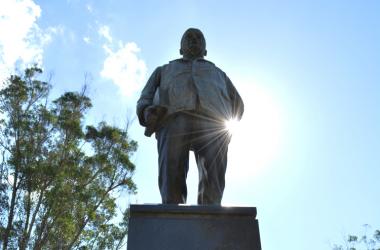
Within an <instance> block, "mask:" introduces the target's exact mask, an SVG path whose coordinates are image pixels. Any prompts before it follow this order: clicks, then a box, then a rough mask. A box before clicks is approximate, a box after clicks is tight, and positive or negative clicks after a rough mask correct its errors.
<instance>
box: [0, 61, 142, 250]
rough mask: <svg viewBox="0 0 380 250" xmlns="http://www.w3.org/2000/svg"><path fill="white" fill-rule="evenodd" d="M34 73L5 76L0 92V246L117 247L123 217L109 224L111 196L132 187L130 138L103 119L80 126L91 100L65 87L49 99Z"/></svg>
mask: <svg viewBox="0 0 380 250" xmlns="http://www.w3.org/2000/svg"><path fill="white" fill-rule="evenodd" d="M40 73H42V70H41V69H39V68H37V67H32V68H29V69H27V70H26V71H25V73H24V75H23V76H11V77H10V78H9V80H8V82H7V84H6V86H5V88H4V89H2V90H1V91H0V111H1V113H2V114H3V115H2V116H1V117H0V118H1V120H0V150H1V151H0V152H1V153H2V156H3V157H2V162H1V165H0V167H1V168H0V170H1V171H0V234H1V241H0V242H1V244H2V245H3V249H15V248H19V249H26V248H28V249H29V248H30V249H94V248H96V249H118V248H120V247H121V246H122V245H123V241H124V239H125V236H126V233H127V217H125V216H124V217H123V219H122V221H121V222H120V223H119V224H117V223H115V217H116V215H117V212H118V211H117V206H116V198H115V195H116V194H117V193H118V192H121V191H125V192H129V193H134V192H136V186H135V184H134V182H133V179H132V177H133V172H134V170H135V166H134V164H133V163H132V162H131V161H130V156H131V154H133V152H135V151H136V149H137V143H136V142H135V141H133V140H130V139H129V137H128V133H127V131H126V130H124V129H120V128H117V127H114V126H109V125H108V124H106V123H105V122H101V123H100V124H98V125H97V126H92V125H88V126H86V129H85V130H83V127H84V125H83V120H84V117H85V114H86V112H87V111H88V109H90V108H91V107H92V104H91V100H90V99H89V98H88V97H87V96H86V95H85V93H84V92H82V93H78V92H66V93H64V94H63V95H62V96H60V97H59V98H57V99H56V100H54V101H53V102H49V99H48V96H49V92H50V89H51V86H50V84H48V83H47V82H44V81H40V80H38V79H37V76H38V74H40ZM125 214H127V212H125Z"/></svg>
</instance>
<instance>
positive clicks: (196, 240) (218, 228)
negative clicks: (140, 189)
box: [127, 205, 261, 250]
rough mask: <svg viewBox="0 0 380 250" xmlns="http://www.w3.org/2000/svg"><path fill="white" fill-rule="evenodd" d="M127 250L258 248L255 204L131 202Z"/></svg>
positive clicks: (258, 249) (258, 238) (256, 249)
mask: <svg viewBox="0 0 380 250" xmlns="http://www.w3.org/2000/svg"><path fill="white" fill-rule="evenodd" d="M130 211H131V217H130V219H129V233H128V248H127V249H128V250H261V244H260V235H259V226H258V221H257V220H256V213H257V212H256V208H254V207H220V206H181V205H180V206H177V205H131V210H130Z"/></svg>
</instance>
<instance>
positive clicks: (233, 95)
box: [226, 76, 244, 120]
mask: <svg viewBox="0 0 380 250" xmlns="http://www.w3.org/2000/svg"><path fill="white" fill-rule="evenodd" d="M226 84H227V88H228V92H229V96H230V99H231V105H232V116H233V118H235V119H238V120H240V119H241V117H242V116H243V113H244V103H243V99H241V96H240V95H239V93H238V91H237V90H236V88H235V86H234V85H233V84H232V82H231V80H230V78H228V76H226Z"/></svg>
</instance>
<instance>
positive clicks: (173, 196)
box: [137, 28, 244, 205]
mask: <svg viewBox="0 0 380 250" xmlns="http://www.w3.org/2000/svg"><path fill="white" fill-rule="evenodd" d="M206 53H207V51H206V41H205V38H204V36H203V34H202V32H201V31H200V30H198V29H194V28H190V29H188V30H186V32H185V33H184V34H183V36H182V39H181V49H180V54H181V55H182V58H180V59H177V60H174V61H171V62H169V63H168V64H165V65H163V66H161V67H158V68H157V69H156V70H155V71H154V72H153V74H152V75H151V77H150V78H149V80H148V82H147V84H146V86H145V87H144V89H143V90H142V93H141V97H140V99H139V100H138V102H137V115H138V118H139V122H140V124H141V125H142V126H145V127H146V131H145V135H147V136H150V135H151V134H152V133H155V134H156V139H157V148H158V154H159V159H158V163H159V188H160V193H161V197H162V203H164V204H179V203H186V197H187V188H186V176H187V172H188V169H189V151H193V152H194V154H195V159H196V163H197V166H198V172H199V184H198V204H214V205H220V203H221V200H222V196H223V190H224V186H225V179H224V178H225V173H226V167H227V150H228V144H229V141H230V135H229V133H228V131H227V130H226V127H225V122H226V121H228V120H230V119H238V120H240V119H241V117H242V115H243V111H244V104H243V101H242V99H241V97H240V95H239V94H238V92H237V91H236V89H235V87H234V86H233V84H232V82H231V80H230V79H229V78H228V77H227V75H226V74H225V73H224V72H223V71H222V70H220V69H219V68H218V67H216V66H215V65H214V64H213V63H212V62H209V61H207V60H205V59H204V56H206Z"/></svg>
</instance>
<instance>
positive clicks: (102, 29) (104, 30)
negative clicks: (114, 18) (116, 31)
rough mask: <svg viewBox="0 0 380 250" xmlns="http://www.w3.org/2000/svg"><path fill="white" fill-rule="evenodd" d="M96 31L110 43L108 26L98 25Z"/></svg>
mask: <svg viewBox="0 0 380 250" xmlns="http://www.w3.org/2000/svg"><path fill="white" fill-rule="evenodd" d="M98 33H99V35H100V36H102V37H104V38H105V39H106V40H107V41H108V42H109V43H112V37H111V35H110V28H109V27H108V26H107V25H103V26H100V28H99V30H98Z"/></svg>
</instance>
